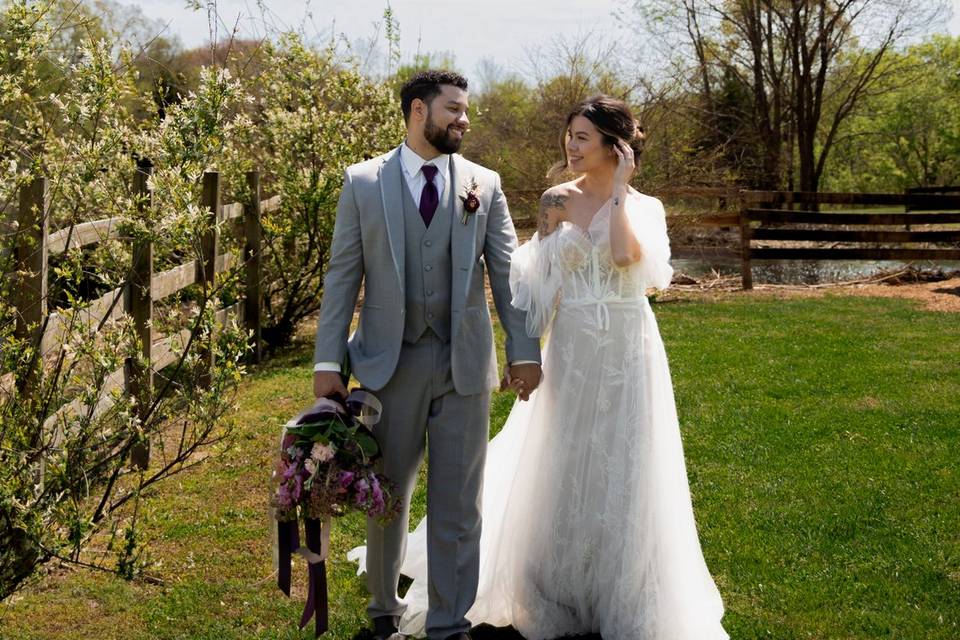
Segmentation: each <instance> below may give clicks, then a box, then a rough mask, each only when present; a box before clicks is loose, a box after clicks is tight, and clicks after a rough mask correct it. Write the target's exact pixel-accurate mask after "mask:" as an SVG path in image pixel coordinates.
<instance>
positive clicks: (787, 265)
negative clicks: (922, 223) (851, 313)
mask: <svg viewBox="0 0 960 640" xmlns="http://www.w3.org/2000/svg"><path fill="white" fill-rule="evenodd" d="M671 264H672V265H673V269H674V272H676V273H683V274H685V275H688V276H690V277H691V278H695V279H697V280H699V279H700V278H702V277H704V276H709V275H710V274H711V273H712V272H714V271H715V272H718V273H720V274H721V275H740V259H739V258H735V257H727V256H681V257H677V258H674V259H673V260H671ZM751 264H752V267H753V281H754V283H756V284H761V283H763V284H822V283H826V282H843V281H847V280H860V279H864V278H869V277H871V276H875V275H878V274H881V273H885V272H891V271H899V270H901V269H903V268H904V267H906V266H907V265H908V264H912V265H913V267H914V268H916V269H918V270H941V271H948V272H949V271H960V261H943V262H938V263H932V262H927V261H920V262H913V263H906V262H900V261H896V260H753V261H752V263H751Z"/></svg>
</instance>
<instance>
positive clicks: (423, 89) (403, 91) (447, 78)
mask: <svg viewBox="0 0 960 640" xmlns="http://www.w3.org/2000/svg"><path fill="white" fill-rule="evenodd" d="M445 84H449V85H452V86H454V87H458V88H460V89H463V90H464V91H466V90H467V79H466V78H464V77H463V76H462V75H460V74H459V73H454V72H453V71H444V70H439V69H428V70H426V71H418V72H417V73H415V74H413V77H411V78H410V79H409V80H407V81H406V82H404V83H403V86H402V87H400V109H401V110H402V111H403V119H404V121H407V122H409V121H410V106H411V105H412V104H413V101H414V100H415V99H416V98H420V99H421V100H423V101H424V102H426V103H428V104H429V102H430V101H431V100H433V99H434V98H435V97H436V96H437V95H439V94H440V86H441V85H445Z"/></svg>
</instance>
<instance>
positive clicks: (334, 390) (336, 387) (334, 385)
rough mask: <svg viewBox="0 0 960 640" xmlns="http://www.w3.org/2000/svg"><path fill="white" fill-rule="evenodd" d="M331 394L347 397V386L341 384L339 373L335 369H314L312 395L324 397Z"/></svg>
mask: <svg viewBox="0 0 960 640" xmlns="http://www.w3.org/2000/svg"><path fill="white" fill-rule="evenodd" d="M332 395H338V396H340V397H341V398H346V397H347V388H346V387H344V386H343V380H341V379H340V374H339V373H337V372H336V371H315V372H314V374H313V397H314V398H326V397H328V396H332Z"/></svg>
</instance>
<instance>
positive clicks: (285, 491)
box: [277, 483, 293, 509]
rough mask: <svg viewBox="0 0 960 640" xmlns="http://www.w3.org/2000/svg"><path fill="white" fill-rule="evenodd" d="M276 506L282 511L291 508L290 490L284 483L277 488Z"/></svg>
mask: <svg viewBox="0 0 960 640" xmlns="http://www.w3.org/2000/svg"><path fill="white" fill-rule="evenodd" d="M277 504H278V505H279V506H280V507H281V508H283V509H289V508H291V507H292V506H293V497H292V496H291V495H290V489H289V487H287V485H286V483H284V484H281V485H280V486H279V487H278V488H277Z"/></svg>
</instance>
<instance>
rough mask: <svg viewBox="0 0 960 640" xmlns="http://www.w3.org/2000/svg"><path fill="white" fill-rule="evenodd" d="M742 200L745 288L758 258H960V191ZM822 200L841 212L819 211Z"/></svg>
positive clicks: (745, 195)
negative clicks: (836, 207)
mask: <svg viewBox="0 0 960 640" xmlns="http://www.w3.org/2000/svg"><path fill="white" fill-rule="evenodd" d="M740 198H741V209H740V213H739V216H738V223H739V226H740V261H741V280H742V284H743V288H744V289H752V288H753V269H752V265H753V261H754V260H900V261H908V262H909V261H917V260H929V261H933V262H943V261H952V260H960V190H958V189H956V188H952V190H951V188H938V189H936V190H934V189H916V190H911V191H908V192H906V193H902V194H901V193H812V192H789V191H787V192H783V191H744V192H741V196H740ZM821 205H830V206H841V207H844V209H842V210H839V211H837V210H830V211H821V210H820V209H821V208H822V207H821ZM891 209H893V210H894V211H890V210H891ZM896 209H902V210H901V211H896ZM772 243H779V244H772Z"/></svg>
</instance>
